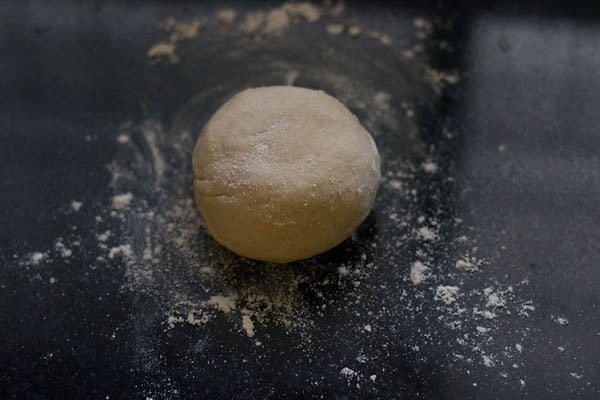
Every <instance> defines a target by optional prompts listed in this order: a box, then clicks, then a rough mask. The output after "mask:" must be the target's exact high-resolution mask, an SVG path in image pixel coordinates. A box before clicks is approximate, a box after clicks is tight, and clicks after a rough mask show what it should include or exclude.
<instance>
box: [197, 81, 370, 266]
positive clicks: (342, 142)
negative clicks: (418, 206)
mask: <svg viewBox="0 0 600 400" xmlns="http://www.w3.org/2000/svg"><path fill="white" fill-rule="evenodd" d="M193 165H194V194H195V198H196V204H197V206H198V209H199V210H200V213H201V214H202V217H203V219H204V222H205V225H206V227H207V229H208V231H209V232H210V234H211V235H212V236H213V237H214V238H215V239H216V240H217V241H218V242H219V243H221V244H222V245H224V246H225V247H227V248H228V249H230V250H232V251H233V252H235V253H237V254H239V255H241V256H244V257H248V258H253V259H256V260H263V261H272V262H278V263H285V262H290V261H295V260H301V259H304V258H308V257H311V256H313V255H316V254H319V253H322V252H324V251H326V250H328V249H331V248H332V247H334V246H336V245H337V244H339V243H341V242H342V241H343V240H344V239H346V238H348V237H349V236H350V235H351V234H352V232H353V231H354V230H355V229H356V227H358V225H360V223H361V222H362V221H363V220H364V219H365V218H366V217H367V215H368V214H369V211H370V210H371V207H372V206H373V202H374V200H375V195H376V193H377V188H378V187H379V180H380V178H381V173H380V160H379V153H378V152H377V148H376V147H375V143H374V141H373V139H372V138H371V135H370V134H369V133H368V132H367V131H366V130H365V128H363V126H362V125H361V124H360V122H359V121H358V119H357V118H356V117H355V116H354V115H353V114H352V113H351V112H350V111H349V110H348V109H347V108H346V107H345V106H344V105H343V104H342V103H340V102H339V101H338V100H336V99H335V98H333V97H331V96H329V95H328V94H326V93H324V92H322V91H318V90H311V89H304V88H298V87H291V86H271V87H261V88H255V89H248V90H244V91H242V92H240V93H238V94H236V95H235V96H234V97H233V98H231V99H230V100H229V101H227V102H226V103H225V104H224V105H223V106H222V107H221V108H220V109H219V110H218V111H217V112H216V113H215V114H214V115H213V116H212V117H211V119H210V120H209V121H208V123H207V124H206V126H205V127H204V129H203V130H202V133H201V134H200V137H199V138H198V141H197V143H196V146H195V148H194V155H193Z"/></svg>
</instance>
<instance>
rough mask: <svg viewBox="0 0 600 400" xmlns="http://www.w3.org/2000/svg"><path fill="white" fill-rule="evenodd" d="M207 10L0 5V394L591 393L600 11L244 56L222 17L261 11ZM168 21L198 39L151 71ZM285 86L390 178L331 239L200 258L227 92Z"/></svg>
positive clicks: (308, 36) (450, 12) (598, 250)
mask: <svg viewBox="0 0 600 400" xmlns="http://www.w3.org/2000/svg"><path fill="white" fill-rule="evenodd" d="M459 3H460V2H459ZM225 4H229V5H230V6H231V7H234V8H235V9H236V10H237V11H238V21H237V22H236V25H235V26H234V27H228V26H222V25H219V24H218V23H217V22H216V21H215V19H214V18H212V16H213V15H214V13H215V12H216V11H217V10H219V9H221V8H223V7H225V6H226V5H223V3H217V2H215V3H201V4H195V3H192V2H158V1H155V2H135V1H133V2H118V1H110V2H92V1H89V2H68V1H55V2H46V1H33V0H32V1H26V2H5V3H4V4H3V5H2V6H1V7H0V193H1V195H0V227H1V229H0V327H2V329H1V332H2V334H1V335H0V394H1V397H2V398H35V399H44V398H154V399H162V398H248V399H249V398H402V399H404V398H448V399H450V398H477V399H488V398H489V399H497V398H534V399H537V398H544V399H554V398H556V399H564V398H585V399H588V398H589V399H593V398H598V396H599V395H600V310H599V304H600V290H599V289H600V206H599V205H600V201H599V200H600V156H599V155H598V154H599V153H598V150H597V149H598V148H599V147H600V131H599V128H598V127H600V112H598V110H600V73H599V72H598V71H600V56H599V54H600V25H599V22H600V8H599V7H598V5H596V4H594V3H591V2H590V4H586V3H585V2H582V3H579V4H578V5H573V6H567V5H564V4H562V3H561V2H499V4H497V3H493V2H485V3H479V2H478V3H477V4H471V3H470V2H462V3H460V4H458V3H457V4H454V3H453V4H450V2H448V3H444V2H429V3H423V4H421V5H419V6H414V5H411V4H410V2H406V3H404V2H402V3H398V4H394V5H384V4H378V3H377V4H370V5H368V4H366V3H365V4H363V3H359V2H349V4H347V6H346V9H345V10H344V12H343V13H342V14H341V16H337V17H336V16H332V15H331V14H328V13H327V12H325V11H323V12H324V15H323V16H322V18H321V19H320V20H319V21H318V22H316V23H314V24H313V23H309V22H306V21H301V22H299V23H297V24H292V25H291V26H290V27H289V30H286V31H284V32H282V33H281V34H280V35H260V34H246V33H243V32H241V30H240V28H239V24H240V20H241V16H243V15H244V14H245V13H246V12H247V11H252V10H255V9H258V8H260V9H262V10H265V9H269V8H273V7H276V6H277V4H276V3H268V4H267V5H266V4H262V3H259V2H244V3H243V4H242V5H239V4H235V3H225ZM326 14H327V15H326ZM167 16H173V17H175V18H176V19H177V20H178V21H191V20H194V19H200V20H201V21H203V23H204V29H203V30H202V32H201V33H200V34H199V35H198V37H197V38H195V39H191V40H182V41H181V42H180V43H179V44H178V46H177V54H178V55H179V57H180V58H181V61H180V62H179V63H178V64H171V63H169V62H166V61H165V60H162V61H160V62H158V63H155V64H153V63H150V62H149V60H148V59H147V58H146V57H145V54H146V51H147V50H148V48H149V47H150V46H152V45H153V44H155V43H157V42H159V41H161V40H166V38H167V37H168V34H167V33H165V32H161V31H159V30H157V24H158V23H159V22H161V21H163V20H164V19H165V18H166V17H167ZM415 18H424V19H425V21H426V22H431V23H432V28H431V30H430V31H429V30H428V28H426V27H425V28H422V27H421V28H420V26H422V24H420V21H419V20H417V21H415ZM330 23H343V24H345V25H346V26H349V25H352V24H357V25H360V26H361V27H363V32H362V34H361V36H360V37H359V38H350V37H348V36H347V35H345V34H342V35H340V36H333V35H328V34H327V33H326V30H325V27H326V25H327V24H330ZM369 32H371V33H369ZM374 32H375V33H374ZM381 34H386V35H388V36H389V38H390V43H386V39H385V38H383V39H382V36H381ZM420 36H422V37H423V38H420ZM415 45H417V47H416V48H415V47H414V46H415ZM419 46H422V49H423V51H422V52H420V51H419ZM409 49H412V50H415V49H416V51H415V52H414V54H408V53H407V52H406V51H407V50H409ZM413 56H414V57H413ZM286 83H293V84H295V85H298V86H306V87H312V88H320V89H323V90H325V91H327V92H328V93H330V94H332V95H334V96H336V97H338V98H339V99H340V100H341V101H343V102H344V103H345V104H346V105H347V106H348V107H349V108H350V109H351V110H352V111H353V112H355V113H356V115H357V116H358V117H359V119H360V120H361V122H362V123H363V124H364V125H365V127H367V129H368V130H369V131H370V132H371V133H372V134H373V136H374V138H375V140H376V142H377V145H378V147H379V149H380V152H381V154H382V158H383V165H382V172H383V174H384V180H383V182H382V187H381V189H380V193H379V195H378V200H377V203H376V205H375V208H374V211H373V212H372V214H371V215H370V216H369V218H368V219H367V220H366V221H365V223H364V224H363V225H362V226H361V227H360V228H359V230H358V231H357V233H356V234H355V235H354V236H353V238H352V239H351V240H348V241H346V242H345V243H343V244H342V245H340V246H338V248H336V249H334V250H332V251H330V252H328V253H326V254H324V255H321V256H319V257H316V258H315V259H313V260H309V261H306V262H301V263H296V264H292V265H286V266H274V265H266V264H261V263H255V262H250V261H247V260H242V259H239V258H237V257H235V256H233V255H231V254H229V253H228V252H227V251H224V250H223V249H221V248H220V247H219V246H218V245H216V244H215V243H214V241H212V239H210V238H209V237H207V235H206V233H205V232H204V230H203V229H202V227H201V226H200V222H199V221H198V217H197V213H196V212H195V211H194V209H193V204H192V203H190V199H191V165H190V164H191V160H190V155H191V146H192V145H193V143H194V141H195V138H196V136H197V134H198V132H199V129H200V127H201V126H202V125H203V124H204V122H205V121H206V120H207V118H208V117H209V116H210V115H211V113H212V112H214V111H215V110H216V108H218V107H219V105H220V104H222V103H223V101H224V100H226V99H227V97H229V96H230V95H232V94H233V93H235V92H236V91H238V90H241V89H243V88H245V87H250V86H258V85H268V84H286ZM124 193H131V194H132V201H131V204H129V205H126V206H125V207H124V208H122V209H120V208H118V207H117V208H115V206H114V204H113V203H112V201H113V200H114V196H115V195H119V194H124ZM74 201H76V202H81V208H79V209H78V206H77V203H73V202H74ZM423 228H426V229H425V230H423ZM107 231H110V233H109V234H106V232H107ZM429 232H430V233H432V234H433V237H428V233H429ZM103 234H106V235H105V236H104V237H103ZM458 260H467V261H470V262H471V263H472V264H477V265H478V269H479V271H476V272H465V271H461V270H460V269H458V268H456V262H457V261H458ZM416 262H421V263H422V264H423V265H424V266H425V267H426V268H427V270H426V272H427V274H426V279H425V281H424V282H423V283H421V284H418V285H417V284H414V283H413V282H412V281H411V279H410V271H411V266H414V265H415V263H416ZM444 287H446V289H447V290H450V291H452V290H453V289H448V288H454V287H455V288H456V293H455V296H454V297H455V298H456V301H454V302H449V303H448V304H446V303H444V301H442V299H440V295H441V292H440V290H442V291H443V290H444ZM218 295H223V296H229V298H230V299H233V300H234V305H235V307H236V308H235V309H234V310H231V311H230V312H227V313H225V312H222V311H219V310H216V309H214V307H211V306H210V304H207V303H206V301H207V300H208V299H210V298H211V296H218ZM234 296H235V297H234ZM494 296H496V297H494ZM494 299H496V300H498V301H500V302H504V304H503V305H502V306H500V307H495V306H494V304H493V300H494ZM496 305H498V304H496ZM244 317H246V319H250V320H252V321H253V323H254V328H255V329H254V331H255V332H254V336H252V335H251V334H249V332H248V331H247V330H244V329H243V326H242V321H243V318H244Z"/></svg>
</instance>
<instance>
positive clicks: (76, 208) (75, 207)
mask: <svg viewBox="0 0 600 400" xmlns="http://www.w3.org/2000/svg"><path fill="white" fill-rule="evenodd" d="M81 207H83V203H82V202H80V201H75V200H73V201H72V202H71V210H73V211H79V210H80V209H81Z"/></svg>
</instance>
